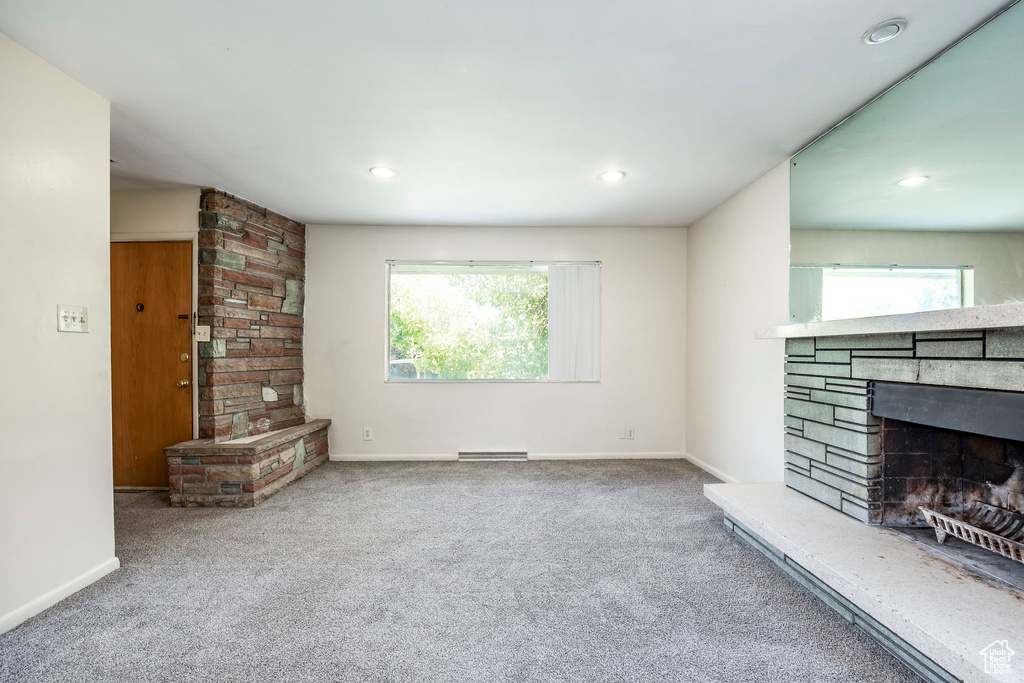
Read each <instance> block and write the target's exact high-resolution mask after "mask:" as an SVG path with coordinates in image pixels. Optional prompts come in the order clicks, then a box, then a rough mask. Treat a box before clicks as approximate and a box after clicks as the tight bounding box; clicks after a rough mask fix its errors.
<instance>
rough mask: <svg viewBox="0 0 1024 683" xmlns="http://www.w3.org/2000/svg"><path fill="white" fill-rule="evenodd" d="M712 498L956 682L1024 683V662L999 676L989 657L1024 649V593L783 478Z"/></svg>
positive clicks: (727, 488) (719, 490)
mask: <svg viewBox="0 0 1024 683" xmlns="http://www.w3.org/2000/svg"><path fill="white" fill-rule="evenodd" d="M704 495H705V496H706V497H707V498H708V499H709V500H710V501H711V502H713V503H715V504H716V505H718V506H719V507H720V508H722V510H723V511H724V512H725V514H726V515H727V516H728V517H731V518H732V519H733V520H735V521H736V522H737V523H739V524H740V525H742V526H743V527H745V528H746V530H748V531H749V532H752V533H753V534H754V535H755V536H756V537H758V538H757V540H759V541H761V542H763V544H765V545H767V546H768V549H767V550H769V552H772V554H775V555H776V556H778V555H779V554H781V555H784V556H785V557H787V558H788V560H789V561H790V562H795V563H796V564H797V565H799V566H800V567H802V568H803V569H804V570H805V571H806V572H807V573H809V574H811V575H812V576H813V577H815V578H816V579H817V580H818V581H819V582H821V583H822V584H824V585H826V586H828V587H829V588H830V589H831V590H833V591H835V592H836V593H838V594H839V595H840V596H842V597H843V598H845V599H846V600H847V601H849V602H850V603H852V604H853V605H854V606H855V607H857V608H859V609H860V610H861V611H863V612H864V613H865V614H867V615H868V616H869V617H871V618H872V619H874V620H876V621H877V622H878V623H879V624H881V625H882V626H884V627H885V628H886V629H888V630H889V631H891V632H892V633H893V634H895V635H896V636H897V637H898V638H900V639H902V640H903V641H905V643H907V644H908V645H910V646H911V647H913V648H915V649H916V650H918V651H919V652H920V653H921V654H923V655H924V656H925V657H927V658H929V659H930V660H931V661H932V662H934V663H935V664H937V665H938V666H939V667H941V668H942V669H944V670H945V671H947V672H949V673H950V674H952V675H953V676H955V677H957V678H960V679H962V680H964V681H992V680H999V681H1017V682H1021V683H1024V659H1019V658H1016V659H1015V661H1013V662H1012V669H1011V674H1010V675H1006V676H1000V677H998V678H995V677H992V676H989V675H988V674H986V673H985V672H984V660H983V656H982V654H981V651H982V650H983V649H984V648H986V647H988V646H989V645H990V644H992V643H993V642H995V641H1002V640H1008V641H1009V645H1010V647H1011V648H1013V649H1015V650H1017V651H1018V652H1022V651H1024V650H1022V648H1024V593H1020V592H1018V591H1015V590H1013V589H1010V588H1007V587H1005V586H1001V585H998V584H996V583H994V582H992V581H989V580H987V579H984V578H982V577H980V576H978V575H977V574H974V573H973V572H970V571H968V570H967V569H964V568H963V567H959V566H957V565H955V564H953V563H951V562H948V561H946V560H944V559H942V558H940V557H936V556H935V555H934V554H932V553H931V552H929V551H928V550H927V549H925V548H924V547H922V546H920V545H917V544H915V543H911V542H909V541H908V540H907V539H906V538H905V537H903V536H901V535H900V534H898V533H896V532H894V531H891V530H889V529H886V528H884V527H878V526H869V525H866V524H862V523H860V522H858V521H857V520H856V519H853V518H852V517H849V516H847V515H845V514H843V513H841V512H839V511H838V510H834V509H831V508H828V507H826V506H824V505H822V504H821V503H819V502H818V501H816V500H814V499H812V498H809V497H807V496H805V495H803V494H801V493H799V492H798V491H794V490H793V489H790V488H787V487H786V486H785V484H783V483H781V482H778V483H774V482H772V483H759V484H708V485H706V486H705V487H704ZM826 602H828V601H826ZM865 631H867V632H868V633H869V634H871V631H870V629H869V628H865ZM871 635H875V634H871Z"/></svg>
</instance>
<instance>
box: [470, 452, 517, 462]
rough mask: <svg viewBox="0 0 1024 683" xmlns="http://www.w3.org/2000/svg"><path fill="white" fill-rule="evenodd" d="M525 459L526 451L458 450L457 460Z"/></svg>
mask: <svg viewBox="0 0 1024 683" xmlns="http://www.w3.org/2000/svg"><path fill="white" fill-rule="evenodd" d="M477 460H482V461H487V462H491V461H495V460H519V461H523V460H526V451H459V461H460V462H462V461H465V462H472V461H477Z"/></svg>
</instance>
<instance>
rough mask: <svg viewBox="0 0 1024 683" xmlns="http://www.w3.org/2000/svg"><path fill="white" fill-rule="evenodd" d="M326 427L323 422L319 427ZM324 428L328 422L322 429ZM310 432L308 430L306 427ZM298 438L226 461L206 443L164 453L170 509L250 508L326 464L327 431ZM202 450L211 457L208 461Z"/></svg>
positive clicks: (180, 446)
mask: <svg viewBox="0 0 1024 683" xmlns="http://www.w3.org/2000/svg"><path fill="white" fill-rule="evenodd" d="M322 422H326V421H321V423H322ZM327 424H329V422H328V423H327ZM310 426H311V428H313V427H314V425H313V424H312V423H311V425H310ZM298 431H299V433H298V434H295V435H294V438H290V439H288V440H287V441H285V442H283V443H278V444H276V445H274V446H273V447H271V448H268V449H266V450H260V449H258V448H256V449H252V450H254V451H255V452H254V453H252V454H247V455H241V454H240V455H232V454H225V453H224V452H217V449H216V447H213V448H210V443H211V442H209V441H207V442H206V444H205V445H204V444H203V443H202V442H186V443H184V444H179V445H178V446H175V447H172V448H169V449H167V451H166V452H167V467H168V474H169V477H168V479H169V487H170V502H171V505H172V506H173V507H253V506H255V505H258V504H259V503H261V502H262V501H263V500H265V499H267V498H268V497H270V496H271V495H273V494H274V493H276V492H277V491H279V490H281V489H282V488H284V487H285V486H287V485H288V484H290V483H291V482H293V481H295V480H296V479H299V478H301V477H304V476H306V475H307V474H308V473H309V472H312V471H313V470H314V469H316V468H317V467H319V466H320V465H322V464H323V463H324V462H326V461H327V459H328V446H327V426H325V425H323V424H321V425H320V428H319V429H315V430H313V431H309V430H307V431H308V432H309V433H306V434H303V433H301V432H302V431H303V430H298ZM204 450H211V451H213V452H212V453H211V454H209V455H205V454H203V451H204Z"/></svg>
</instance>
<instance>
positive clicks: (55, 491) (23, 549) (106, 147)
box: [0, 34, 118, 631]
mask: <svg viewBox="0 0 1024 683" xmlns="http://www.w3.org/2000/svg"><path fill="white" fill-rule="evenodd" d="M0 93H3V105H2V106H0V207H3V212H4V215H3V220H2V221H0V225H2V226H3V241H4V249H3V254H4V266H3V280H2V282H3V296H2V297H0V320H3V321H4V325H5V328H4V334H3V349H4V357H5V363H4V391H3V393H2V398H0V401H2V404H0V439H2V440H3V443H2V447H0V520H2V521H0V631H5V630H7V629H10V628H12V627H14V626H16V625H17V624H18V623H20V622H21V621H23V620H24V619H26V618H28V617H30V616H32V615H33V614H35V613H37V612H39V611H41V610H43V609H45V608H46V607H48V606H50V605H51V604H53V603H54V602H56V601H57V600H59V599H60V598H62V597H64V596H66V595H69V594H70V593H72V592H74V591H75V590H77V589H79V588H81V587H82V586H84V585H87V584H88V583H91V582H92V581H94V580H96V579H97V578H99V577H100V576H102V575H103V574H105V573H107V572H109V571H112V570H114V569H116V568H117V566H118V563H117V558H115V557H114V524H113V495H112V487H111V484H112V476H113V473H112V464H111V436H110V316H109V309H110V274H109V272H110V268H109V244H108V240H109V199H110V168H109V166H110V162H109V154H110V138H109V130H110V105H109V104H108V103H107V101H106V100H104V99H102V98H100V97H99V96H97V95H95V94H94V93H92V92H90V91H88V90H87V89H85V88H84V87H82V86H81V85H79V84H78V83H76V82H75V81H73V80H71V79H70V78H69V77H68V76H66V75H64V74H63V73H61V72H60V71H58V70H57V69H55V68H53V67H52V66H50V65H49V64H47V63H46V62H44V61H43V60H41V59H39V58H38V57H36V56H35V55H33V54H32V53H30V52H29V51H28V50H26V49H24V48H23V47H21V46H20V45H18V44H17V43H15V42H13V41H12V40H11V39H10V38H8V37H7V36H4V35H2V34H0ZM57 304H71V305H78V306H87V307H88V309H89V316H90V318H91V319H90V321H89V332H88V334H68V333H58V332H57ZM15 326H16V327H15Z"/></svg>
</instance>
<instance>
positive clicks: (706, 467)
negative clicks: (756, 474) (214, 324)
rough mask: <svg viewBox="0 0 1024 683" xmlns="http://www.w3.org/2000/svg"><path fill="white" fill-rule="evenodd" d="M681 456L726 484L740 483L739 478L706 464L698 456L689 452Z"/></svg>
mask: <svg viewBox="0 0 1024 683" xmlns="http://www.w3.org/2000/svg"><path fill="white" fill-rule="evenodd" d="M683 457H685V458H686V459H687V460H688V461H690V462H692V463H693V464H694V465H696V466H697V467H699V468H701V469H702V470H704V471H705V472H707V473H708V474H712V475H714V476H716V477H718V478H719V479H721V480H722V481H724V482H725V483H726V484H739V483H741V482H740V480H739V479H737V478H736V477H734V476H732V475H729V474H726V473H725V472H723V471H722V470H720V469H718V468H717V467H713V466H711V465H709V464H707V463H706V462H704V461H703V460H700V459H698V458H695V457H693V456H692V455H690V454H689V453H686V454H684V456H683Z"/></svg>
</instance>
